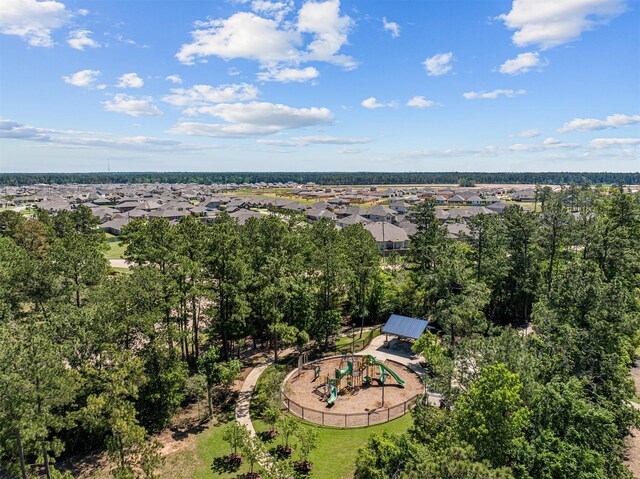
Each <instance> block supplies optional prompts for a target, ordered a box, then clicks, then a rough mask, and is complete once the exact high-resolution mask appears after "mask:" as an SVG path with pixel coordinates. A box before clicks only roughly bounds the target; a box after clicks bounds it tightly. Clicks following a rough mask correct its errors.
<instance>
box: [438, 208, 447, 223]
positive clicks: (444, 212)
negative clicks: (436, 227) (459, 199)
mask: <svg viewBox="0 0 640 479" xmlns="http://www.w3.org/2000/svg"><path fill="white" fill-rule="evenodd" d="M436 219H437V220H440V221H445V220H448V219H449V212H448V211H447V210H441V209H437V210H436Z"/></svg>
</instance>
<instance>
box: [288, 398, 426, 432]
mask: <svg viewBox="0 0 640 479" xmlns="http://www.w3.org/2000/svg"><path fill="white" fill-rule="evenodd" d="M420 396H422V394H417V395H415V396H414V397H412V398H411V399H407V400H406V401H405V402H403V403H400V404H396V405H394V406H391V407H390V408H378V409H373V410H371V411H369V412H357V413H348V414H347V413H337V412H328V411H318V410H316V409H311V408H308V407H304V406H302V405H300V404H298V403H297V402H295V401H292V400H291V399H289V398H288V397H287V396H286V394H284V393H283V395H282V400H283V403H284V405H285V406H286V407H287V409H288V410H289V411H290V412H291V413H292V414H294V415H295V416H298V417H299V418H300V419H304V420H305V421H308V422H312V423H314V424H320V425H322V426H332V427H342V428H346V427H366V426H373V425H374V424H383V423H385V422H389V421H392V420H393V419H396V418H399V417H400V416H403V415H405V414H406V413H407V412H408V411H410V410H411V409H412V408H413V406H414V405H415V404H416V402H418V399H419V398H420Z"/></svg>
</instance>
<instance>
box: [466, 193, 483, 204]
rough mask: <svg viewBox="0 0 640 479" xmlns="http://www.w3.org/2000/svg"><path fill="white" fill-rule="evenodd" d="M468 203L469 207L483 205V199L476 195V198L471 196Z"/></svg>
mask: <svg viewBox="0 0 640 479" xmlns="http://www.w3.org/2000/svg"><path fill="white" fill-rule="evenodd" d="M466 203H467V204H468V205H474V206H477V205H481V204H482V199H481V198H480V197H479V196H475V195H474V196H471V197H469V198H467V201H466Z"/></svg>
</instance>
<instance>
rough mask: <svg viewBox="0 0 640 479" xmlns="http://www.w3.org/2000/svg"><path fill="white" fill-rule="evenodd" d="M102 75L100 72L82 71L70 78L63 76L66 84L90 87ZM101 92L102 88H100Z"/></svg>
mask: <svg viewBox="0 0 640 479" xmlns="http://www.w3.org/2000/svg"><path fill="white" fill-rule="evenodd" d="M100 75H101V73H100V70H80V71H79V72H75V73H73V74H71V75H68V76H63V77H62V79H63V80H64V82H65V83H68V84H69V85H73V86H79V87H85V88H87V87H90V86H92V84H93V83H94V82H95V81H96V80H97V79H98V77H99V76H100ZM99 89H100V90H101V89H102V88H99Z"/></svg>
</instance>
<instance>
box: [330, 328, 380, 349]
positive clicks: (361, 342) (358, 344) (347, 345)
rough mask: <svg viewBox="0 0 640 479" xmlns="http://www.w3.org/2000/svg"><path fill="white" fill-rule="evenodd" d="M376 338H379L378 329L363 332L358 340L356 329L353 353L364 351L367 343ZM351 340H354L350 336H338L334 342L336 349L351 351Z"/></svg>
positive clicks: (358, 330) (357, 329)
mask: <svg viewBox="0 0 640 479" xmlns="http://www.w3.org/2000/svg"><path fill="white" fill-rule="evenodd" d="M376 336H380V328H379V327H377V328H376V329H373V330H370V331H365V332H364V333H363V334H362V338H360V329H359V328H356V334H355V345H354V351H356V352H358V351H360V350H361V349H364V348H365V347H367V346H368V345H369V343H370V342H371V341H372V340H373V338H375V337H376ZM353 340H354V338H353V336H352V335H351V334H348V335H346V336H340V337H339V338H338V339H337V340H336V349H339V350H349V351H351V344H352V342H353Z"/></svg>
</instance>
